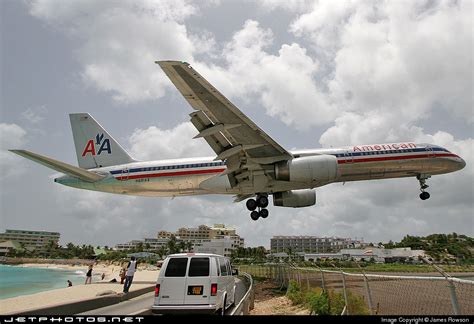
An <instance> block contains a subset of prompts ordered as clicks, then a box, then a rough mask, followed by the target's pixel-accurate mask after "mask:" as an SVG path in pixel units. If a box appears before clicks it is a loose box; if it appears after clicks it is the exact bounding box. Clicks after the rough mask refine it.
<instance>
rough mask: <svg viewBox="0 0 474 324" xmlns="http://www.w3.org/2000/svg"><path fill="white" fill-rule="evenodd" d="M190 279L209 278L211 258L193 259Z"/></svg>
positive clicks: (190, 265)
mask: <svg viewBox="0 0 474 324" xmlns="http://www.w3.org/2000/svg"><path fill="white" fill-rule="evenodd" d="M188 276H189V277H207V276H209V258H191V263H190V264H189V272H188Z"/></svg>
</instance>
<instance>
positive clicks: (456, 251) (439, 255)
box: [384, 233, 474, 264]
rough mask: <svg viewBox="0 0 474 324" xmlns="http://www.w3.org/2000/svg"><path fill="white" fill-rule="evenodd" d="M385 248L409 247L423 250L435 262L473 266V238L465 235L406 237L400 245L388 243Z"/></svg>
mask: <svg viewBox="0 0 474 324" xmlns="http://www.w3.org/2000/svg"><path fill="white" fill-rule="evenodd" d="M384 246H385V248H396V247H411V248H412V249H417V250H425V251H426V253H427V254H428V255H430V256H431V257H432V258H433V260H434V261H436V262H445V263H455V262H457V263H459V264H474V255H473V253H472V251H473V250H474V238H472V237H469V236H466V235H458V234H456V233H452V234H431V235H428V236H425V237H419V236H410V235H406V236H405V237H404V238H403V239H402V240H401V241H400V243H392V242H389V243H387V244H386V245H384Z"/></svg>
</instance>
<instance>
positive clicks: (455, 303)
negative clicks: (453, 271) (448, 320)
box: [446, 278, 461, 315]
mask: <svg viewBox="0 0 474 324" xmlns="http://www.w3.org/2000/svg"><path fill="white" fill-rule="evenodd" d="M446 280H447V281H448V285H449V290H450V291H451V303H452V304H453V311H454V315H459V314H460V313H461V312H460V311H459V303H458V297H457V295H456V287H455V286H454V283H453V282H452V281H451V280H449V278H446Z"/></svg>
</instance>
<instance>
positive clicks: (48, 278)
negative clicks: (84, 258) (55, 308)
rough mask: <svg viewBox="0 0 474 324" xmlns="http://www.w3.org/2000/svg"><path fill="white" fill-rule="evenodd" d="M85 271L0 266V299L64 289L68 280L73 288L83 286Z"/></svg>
mask: <svg viewBox="0 0 474 324" xmlns="http://www.w3.org/2000/svg"><path fill="white" fill-rule="evenodd" d="M85 271H86V268H84V269H82V270H62V269H51V268H23V267H15V266H8V265H0V299H5V298H10V297H16V296H22V295H29V294H34V293H37V292H40V291H46V290H51V289H57V288H65V287H67V286H68V283H67V281H68V280H71V282H72V284H73V286H74V285H79V284H81V285H83V284H84V281H85V278H86V272H85Z"/></svg>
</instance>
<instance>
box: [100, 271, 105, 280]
mask: <svg viewBox="0 0 474 324" xmlns="http://www.w3.org/2000/svg"><path fill="white" fill-rule="evenodd" d="M101 278H102V280H104V278H105V273H103V272H102V277H101Z"/></svg>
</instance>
